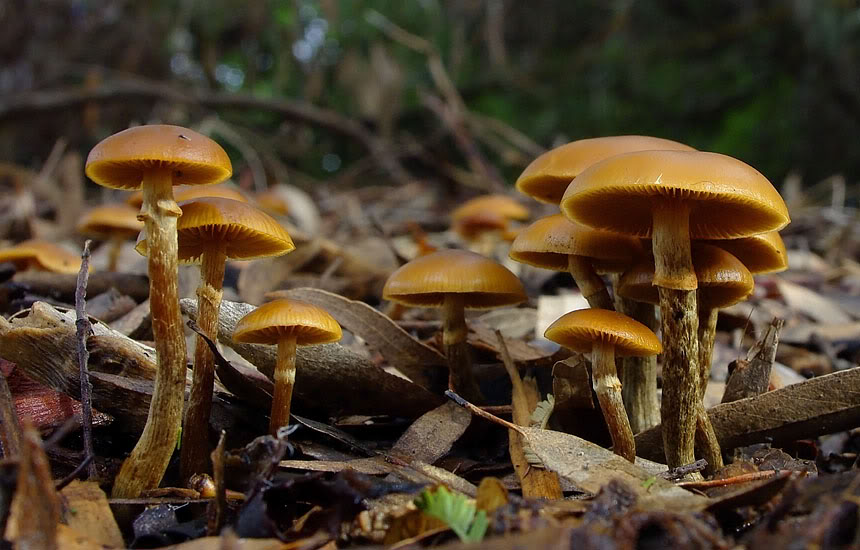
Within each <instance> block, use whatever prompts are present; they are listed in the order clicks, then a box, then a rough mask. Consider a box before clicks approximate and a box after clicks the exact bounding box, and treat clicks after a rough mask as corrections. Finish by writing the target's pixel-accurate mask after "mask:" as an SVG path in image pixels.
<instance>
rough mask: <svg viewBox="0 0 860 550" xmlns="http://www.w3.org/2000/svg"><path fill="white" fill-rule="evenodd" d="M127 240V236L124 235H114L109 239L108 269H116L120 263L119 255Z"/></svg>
mask: <svg viewBox="0 0 860 550" xmlns="http://www.w3.org/2000/svg"><path fill="white" fill-rule="evenodd" d="M125 241H126V238H125V237H124V236H122V235H113V236H111V238H110V239H109V240H108V242H107V246H108V247H109V248H108V265H107V270H108V271H111V272H113V271H116V267H117V265H118V264H119V255H120V253H121V252H122V245H123V243H125Z"/></svg>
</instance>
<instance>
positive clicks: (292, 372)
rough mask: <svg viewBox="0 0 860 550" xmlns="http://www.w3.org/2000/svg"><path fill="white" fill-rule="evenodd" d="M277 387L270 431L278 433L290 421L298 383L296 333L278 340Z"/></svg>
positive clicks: (274, 433) (273, 399) (272, 433)
mask: <svg viewBox="0 0 860 550" xmlns="http://www.w3.org/2000/svg"><path fill="white" fill-rule="evenodd" d="M274 381H275V389H274V395H272V414H271V416H270V419H269V433H270V434H271V435H277V433H278V428H280V427H282V426H286V425H287V424H289V423H290V403H291V402H292V400H293V387H294V386H295V385H296V335H295V334H289V335H286V336H282V337H281V340H280V341H279V342H278V362H277V363H276V364H275V374H274Z"/></svg>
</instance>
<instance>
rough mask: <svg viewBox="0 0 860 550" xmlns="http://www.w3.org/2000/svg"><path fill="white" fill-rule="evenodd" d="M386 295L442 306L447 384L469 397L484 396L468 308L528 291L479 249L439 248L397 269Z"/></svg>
mask: <svg viewBox="0 0 860 550" xmlns="http://www.w3.org/2000/svg"><path fill="white" fill-rule="evenodd" d="M382 297H383V298H385V299H386V300H392V301H394V302H399V303H401V304H404V305H407V306H415V307H434V308H442V316H443V325H442V343H443V345H444V347H445V354H446V356H447V358H448V369H449V381H448V385H449V386H450V387H451V388H453V389H454V391H456V392H458V393H460V394H461V395H462V396H463V397H465V398H466V399H469V400H472V401H481V400H483V397H482V395H481V390H480V389H479V388H478V384H477V382H476V381H475V377H474V374H473V373H472V363H471V358H470V357H469V348H468V345H467V343H466V317H465V312H464V309H466V308H469V309H490V308H494V307H499V306H505V305H514V304H518V303H520V302H523V301H525V300H526V293H525V290H524V289H523V285H522V283H521V282H520V280H519V279H517V277H516V275H514V274H513V273H511V272H510V271H509V270H508V269H507V268H505V267H504V266H502V265H501V264H499V263H497V262H494V261H493V260H490V259H489V258H486V257H484V256H481V255H480V254H475V253H474V252H467V251H464V250H439V251H437V252H433V253H431V254H427V255H426V256H420V257H418V258H416V259H414V260H412V261H411V262H409V263H407V264H404V265H403V266H401V267H400V269H398V270H397V271H395V272H394V273H392V274H391V276H390V277H389V278H388V280H387V281H386V282H385V287H384V288H383V289H382Z"/></svg>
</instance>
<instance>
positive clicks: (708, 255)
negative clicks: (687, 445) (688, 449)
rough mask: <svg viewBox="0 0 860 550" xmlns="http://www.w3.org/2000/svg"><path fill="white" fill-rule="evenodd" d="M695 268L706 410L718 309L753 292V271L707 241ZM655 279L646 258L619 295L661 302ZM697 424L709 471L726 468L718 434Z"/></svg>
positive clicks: (695, 254)
mask: <svg viewBox="0 0 860 550" xmlns="http://www.w3.org/2000/svg"><path fill="white" fill-rule="evenodd" d="M692 258H693V268H694V269H695V271H696V279H697V281H698V286H699V288H698V289H697V291H696V301H697V303H698V308H699V329H698V340H699V361H698V362H699V375H700V378H699V402H700V404H701V406H702V410H700V412H699V416H701V415H703V414H707V413H706V412H705V411H704V405H703V403H702V398H703V397H704V395H705V389H706V388H707V384H708V380H709V379H710V374H711V355H712V353H713V349H714V335H715V333H716V328H717V312H718V311H719V310H720V309H721V308H724V307H728V306H730V305H733V304H736V303H738V302H741V301H743V300H745V299H746V298H747V297H748V296H749V295H750V293H751V292H752V291H753V285H754V283H753V278H752V275H751V274H750V272H749V270H748V269H747V268H746V267H744V265H743V264H742V263H741V262H740V261H738V259H737V258H735V257H734V256H732V255H731V254H729V253H728V252H726V251H725V250H723V249H721V248H717V247H716V246H711V245H708V244H703V243H699V242H696V243H693V245H692ZM653 281H654V261H653V258H651V259H646V260H644V261H642V262H640V263H638V264H636V265H635V266H633V267H632V268H631V269H630V270H629V271H627V272H626V273H624V275H622V277H621V279H620V280H619V284H618V287H617V289H616V291H617V292H618V294H620V295H622V296H624V297H626V298H629V299H632V300H635V301H637V302H646V303H651V304H656V303H658V302H659V295H658V292H657V288H656V287H655V286H654V285H653ZM699 424H700V425H699V426H697V443H698V447H699V449H700V451H701V452H702V454H703V455H704V456H705V458H706V459H707V461H708V468H707V470H706V471H707V472H708V473H713V472H714V471H715V470H717V469H719V468H722V465H723V460H722V455H721V454H720V449H719V444H716V445H715V444H714V441H715V440H716V435H715V434H713V433H712V432H710V431H708V430H709V426H708V425H707V424H705V423H703V422H700V423H699Z"/></svg>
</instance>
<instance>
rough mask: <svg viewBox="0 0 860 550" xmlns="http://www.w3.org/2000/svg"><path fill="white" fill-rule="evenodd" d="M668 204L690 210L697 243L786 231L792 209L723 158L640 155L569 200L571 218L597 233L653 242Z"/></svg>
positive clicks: (590, 180)
mask: <svg viewBox="0 0 860 550" xmlns="http://www.w3.org/2000/svg"><path fill="white" fill-rule="evenodd" d="M667 200H674V201H679V202H684V203H686V204H688V205H689V206H690V208H691V209H690V238H691V239H733V238H738V237H746V236H749V235H754V234H757V233H763V232H765V231H771V230H775V229H781V228H782V227H785V225H786V224H788V222H789V216H788V209H787V208H786V206H785V202H784V201H783V200H782V197H780V196H779V193H778V192H777V191H776V189H774V187H773V185H771V183H770V182H769V181H768V180H767V178H765V177H764V176H763V175H761V173H759V172H758V170H756V169H755V168H753V167H752V166H749V165H748V164H745V163H744V162H741V161H739V160H737V159H734V158H732V157H729V156H726V155H721V154H719V153H703V152H699V151H640V152H636V153H627V154H624V155H618V156H615V157H611V158H609V159H606V160H604V161H603V162H600V163H597V164H595V165H593V166H591V167H590V168H589V169H588V170H586V171H585V172H583V173H582V174H580V175H579V176H578V177H577V178H576V179H575V180H573V182H571V184H570V186H569V187H568V188H567V191H566V192H565V194H564V198H563V199H562V201H561V209H562V212H564V214H565V215H566V216H567V217H568V218H570V219H572V220H576V221H578V222H580V223H583V224H585V225H587V226H590V227H594V228H595V229H605V230H608V231H618V232H619V233H625V234H627V235H635V236H639V237H647V236H650V235H651V228H652V219H653V210H654V208H655V207H656V206H657V205H658V204H660V203H664V202H665V201H667Z"/></svg>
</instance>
